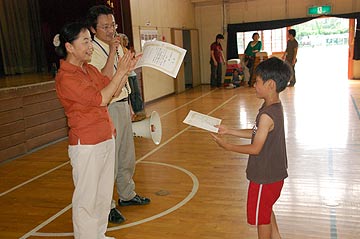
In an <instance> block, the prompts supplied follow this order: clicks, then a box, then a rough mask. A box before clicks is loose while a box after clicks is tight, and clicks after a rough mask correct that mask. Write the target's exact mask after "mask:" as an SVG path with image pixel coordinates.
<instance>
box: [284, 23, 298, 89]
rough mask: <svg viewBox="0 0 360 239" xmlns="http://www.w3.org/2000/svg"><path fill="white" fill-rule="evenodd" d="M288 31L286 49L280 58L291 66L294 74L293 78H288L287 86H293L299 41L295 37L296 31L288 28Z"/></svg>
mask: <svg viewBox="0 0 360 239" xmlns="http://www.w3.org/2000/svg"><path fill="white" fill-rule="evenodd" d="M288 33H289V39H288V41H287V45H286V50H285V52H284V55H283V57H282V59H283V60H285V61H287V62H288V63H289V64H290V65H291V66H292V68H293V72H294V75H293V78H292V79H291V80H290V83H289V86H294V85H295V83H296V77H295V64H296V61H297V59H296V56H297V52H298V48H299V43H298V42H297V40H296V39H295V37H296V31H295V30H294V29H290V30H289V31H288Z"/></svg>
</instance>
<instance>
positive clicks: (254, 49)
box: [244, 32, 262, 86]
mask: <svg viewBox="0 0 360 239" xmlns="http://www.w3.org/2000/svg"><path fill="white" fill-rule="evenodd" d="M259 38H260V35H259V33H257V32H255V33H254V34H253V35H252V39H253V40H252V41H250V42H249V43H248V45H247V47H246V49H245V52H244V54H245V64H246V67H247V68H248V69H249V73H250V80H249V81H248V84H249V86H253V84H254V82H253V72H254V63H255V56H256V53H258V52H260V51H261V48H262V43H261V41H259Z"/></svg>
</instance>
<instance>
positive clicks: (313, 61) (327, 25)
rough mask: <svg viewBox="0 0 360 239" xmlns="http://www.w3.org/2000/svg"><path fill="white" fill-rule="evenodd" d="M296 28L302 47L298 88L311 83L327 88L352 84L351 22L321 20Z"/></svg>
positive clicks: (299, 50) (329, 18) (332, 19)
mask: <svg viewBox="0 0 360 239" xmlns="http://www.w3.org/2000/svg"><path fill="white" fill-rule="evenodd" d="M292 28H293V29H295V30H296V33H297V36H296V39H297V41H298V43H299V48H298V54H297V60H298V61H297V63H296V67H295V70H296V77H297V79H298V81H297V83H296V84H297V86H301V85H302V84H305V83H306V84H307V85H308V83H309V81H310V84H313V85H318V84H320V85H324V86H325V85H329V84H337V83H342V82H346V81H347V80H348V70H349V67H348V57H349V55H348V54H349V19H343V18H336V17H326V18H317V19H313V20H311V21H308V22H306V23H302V24H299V25H296V26H293V27H292Z"/></svg>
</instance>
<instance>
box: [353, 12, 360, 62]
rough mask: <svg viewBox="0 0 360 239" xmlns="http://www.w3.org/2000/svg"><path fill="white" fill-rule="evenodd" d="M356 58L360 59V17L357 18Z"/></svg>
mask: <svg viewBox="0 0 360 239" xmlns="http://www.w3.org/2000/svg"><path fill="white" fill-rule="evenodd" d="M353 59H354V60H360V17H358V18H357V19H356V32H355V39H354V57H353Z"/></svg>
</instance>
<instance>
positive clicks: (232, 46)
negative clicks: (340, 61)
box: [227, 13, 360, 59]
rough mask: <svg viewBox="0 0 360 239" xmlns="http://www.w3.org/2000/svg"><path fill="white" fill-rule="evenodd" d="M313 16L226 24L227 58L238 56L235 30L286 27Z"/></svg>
mask: <svg viewBox="0 0 360 239" xmlns="http://www.w3.org/2000/svg"><path fill="white" fill-rule="evenodd" d="M329 16H332V17H341V18H358V17H359V16H360V13H349V14H337V15H329ZM315 18H316V17H305V18H296V19H285V20H274V21H263V22H248V23H239V24H228V30H227V33H228V36H227V59H233V58H238V57H239V56H238V50H237V40H236V33H237V32H247V31H262V30H270V29H277V28H283V27H288V26H293V25H297V24H300V23H304V22H307V21H310V20H312V19H315ZM359 37H360V34H359ZM358 46H360V45H358ZM358 51H359V50H358ZM354 55H355V54H354Z"/></svg>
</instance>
